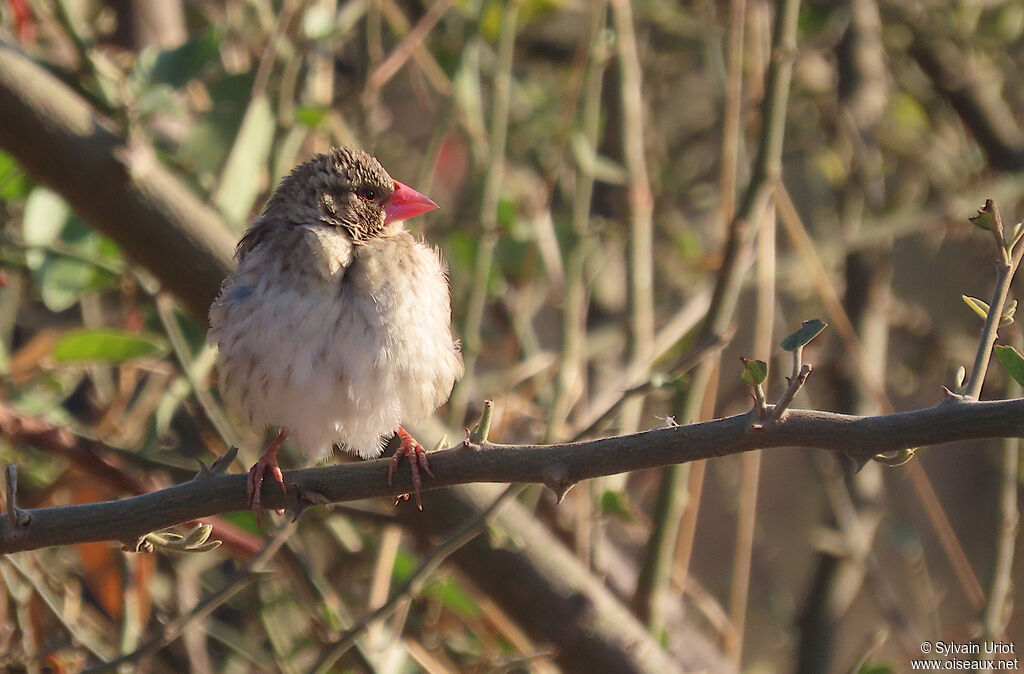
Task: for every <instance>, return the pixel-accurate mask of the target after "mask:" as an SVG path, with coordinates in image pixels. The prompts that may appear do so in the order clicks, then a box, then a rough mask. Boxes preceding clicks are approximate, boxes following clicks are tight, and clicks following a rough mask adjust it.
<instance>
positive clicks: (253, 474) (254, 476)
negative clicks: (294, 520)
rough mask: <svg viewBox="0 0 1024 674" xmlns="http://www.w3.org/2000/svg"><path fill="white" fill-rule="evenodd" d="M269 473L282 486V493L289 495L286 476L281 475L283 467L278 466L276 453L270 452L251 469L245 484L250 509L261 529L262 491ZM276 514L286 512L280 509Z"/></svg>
mask: <svg viewBox="0 0 1024 674" xmlns="http://www.w3.org/2000/svg"><path fill="white" fill-rule="evenodd" d="M268 471H269V472H270V474H271V475H272V476H273V477H274V479H275V480H277V481H278V483H279V484H280V485H281V491H283V492H285V493H286V494H287V493H288V488H287V487H286V486H285V484H284V475H283V474H282V473H281V467H280V466H278V465H277V456H276V453H275V454H271V453H269V452H268V453H266V454H264V455H263V456H261V457H260V460H259V461H257V462H256V463H254V464H253V466H252V468H250V469H249V475H248V476H247V478H246V482H245V492H246V495H247V496H248V499H249V507H250V508H252V510H253V512H254V513H256V524H257V526H259V527H261V528H262V527H263V517H262V515H263V500H262V498H261V497H260V491H261V490H262V489H263V480H264V478H265V477H266V475H267V472H268ZM274 512H276V513H277V514H278V515H283V514H284V510H283V509H280V508H279V509H277V510H275V511H274Z"/></svg>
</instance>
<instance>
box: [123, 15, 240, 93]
mask: <svg viewBox="0 0 1024 674" xmlns="http://www.w3.org/2000/svg"><path fill="white" fill-rule="evenodd" d="M220 43H221V35H220V33H219V32H218V31H216V30H209V31H207V32H206V33H205V34H203V35H201V36H199V37H197V38H195V39H193V40H189V41H188V42H186V43H185V44H183V45H181V46H180V47H177V48H176V49H171V50H169V51H164V52H159V53H157V54H156V56H155V57H152V56H150V57H149V58H151V59H153V60H152V65H151V66H150V68H149V73H148V75H149V77H148V79H150V80H151V81H155V82H163V83H165V84H169V85H170V86H172V87H174V88H175V89H179V88H181V87H183V86H185V84H187V83H188V81H189V80H192V79H194V78H196V77H198V76H199V74H200V73H201V72H202V71H203V68H205V67H206V65H207V64H208V63H210V62H211V61H212V60H213V59H214V58H215V57H216V56H217V53H218V51H219V50H220ZM140 60H141V59H140Z"/></svg>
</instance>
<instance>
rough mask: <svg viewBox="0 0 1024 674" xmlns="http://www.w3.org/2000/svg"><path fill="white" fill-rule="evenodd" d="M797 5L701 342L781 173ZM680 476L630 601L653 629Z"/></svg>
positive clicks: (706, 375) (727, 311) (671, 476)
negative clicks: (748, 182) (634, 593)
mask: <svg viewBox="0 0 1024 674" xmlns="http://www.w3.org/2000/svg"><path fill="white" fill-rule="evenodd" d="M799 6H800V3H799V0H785V1H784V2H782V3H781V4H780V5H779V8H778V11H777V13H776V21H775V34H774V36H773V38H772V59H771V63H770V66H769V69H768V74H767V77H766V79H767V87H766V90H765V97H764V101H763V103H762V105H763V111H764V112H763V116H762V127H761V137H760V144H759V146H758V151H757V159H756V160H755V162H754V166H753V173H752V176H751V180H750V184H749V185H748V186H747V189H746V191H745V192H744V194H743V198H742V200H741V201H740V205H739V208H738V210H737V212H736V215H735V217H734V218H733V219H732V221H731V222H730V226H729V236H728V239H727V240H726V243H725V248H724V251H723V255H722V265H721V267H720V268H719V270H718V276H717V278H716V279H715V290H714V293H713V294H712V298H711V306H710V308H709V310H708V314H707V316H706V317H705V319H704V323H703V324H702V325H701V337H702V338H703V337H706V336H707V335H709V334H715V333H723V332H724V331H725V330H726V329H727V328H728V326H729V323H730V322H731V321H732V320H733V314H734V311H735V308H736V303H737V301H738V299H739V294H740V289H741V288H742V281H743V275H744V273H745V271H746V267H747V260H746V258H747V256H748V253H749V250H750V244H751V241H752V238H753V234H754V232H755V231H756V228H757V226H758V224H759V223H760V221H761V218H762V216H763V214H764V212H765V208H766V207H767V205H768V202H769V199H770V198H771V194H772V192H773V190H774V189H775V186H776V183H777V182H778V180H779V176H780V173H781V170H782V142H783V136H784V134H785V128H786V108H787V105H788V102H789V82H790V78H791V76H792V70H793V59H794V56H795V54H796V33H797V31H796V27H797V15H798V14H799V12H798V9H799ZM713 361H714V359H712V360H711V361H705V363H704V364H702V365H701V366H700V367H698V368H697V371H696V374H695V375H694V379H693V382H692V384H691V386H690V390H689V391H688V392H687V397H686V402H685V405H684V409H683V410H682V412H681V415H680V416H681V417H682V418H683V419H684V420H689V419H696V418H700V416H701V415H700V412H701V408H702V406H703V402H704V398H705V394H706V393H707V390H708V386H709V384H710V381H711V377H712V374H713V373H714V371H715V370H716V369H717V368H716V363H715V362H713ZM685 473H686V470H685V469H684V468H680V467H678V466H677V467H673V468H671V469H669V470H667V471H665V472H664V473H663V474H662V478H661V482H660V483H659V485H658V498H657V501H656V506H655V514H654V521H655V530H654V532H653V533H652V535H651V538H650V541H649V543H648V545H647V548H646V550H645V552H644V558H643V562H642V569H641V574H640V580H639V581H638V583H637V592H636V595H635V596H634V599H633V602H634V606H636V607H637V608H638V610H640V612H641V614H642V615H645V616H646V617H647V620H648V623H649V625H650V626H651V627H652V628H654V629H655V630H656V629H657V628H659V627H660V624H661V615H662V606H661V603H662V599H663V597H664V595H665V591H666V588H667V586H668V581H669V569H670V567H671V558H672V553H673V551H674V550H675V547H676V533H677V530H678V527H679V519H680V516H681V515H682V510H683V507H684V500H685V494H684V491H683V489H684V486H685V484H686V481H687V480H686V474H685Z"/></svg>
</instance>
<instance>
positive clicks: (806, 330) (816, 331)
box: [780, 318, 828, 351]
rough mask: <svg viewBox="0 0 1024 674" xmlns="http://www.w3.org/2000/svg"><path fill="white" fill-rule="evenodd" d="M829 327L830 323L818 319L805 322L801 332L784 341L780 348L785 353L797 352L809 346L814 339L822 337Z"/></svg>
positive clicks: (802, 324) (801, 325)
mask: <svg viewBox="0 0 1024 674" xmlns="http://www.w3.org/2000/svg"><path fill="white" fill-rule="evenodd" d="M827 327H828V323H826V322H825V321H822V320H819V319H817V318H812V319H811V320H809V321H804V322H803V323H801V324H800V329H799V330H797V331H796V332H794V333H793V334H792V335H790V336H789V337H786V338H785V339H784V340H782V343H781V344H780V346H781V347H782V348H783V350H784V351H796V350H797V349H799V348H800V347H802V346H806V345H807V344H809V343H810V342H811V340H812V339H814V338H815V337H817V336H818V335H820V334H821V333H822V331H823V330H824V329H825V328H827Z"/></svg>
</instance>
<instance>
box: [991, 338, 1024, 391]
mask: <svg viewBox="0 0 1024 674" xmlns="http://www.w3.org/2000/svg"><path fill="white" fill-rule="evenodd" d="M995 351H996V358H998V359H999V362H1000V363H1002V364H1003V368H1004V369H1005V370H1006V373H1007V374H1008V375H1010V376H1011V377H1013V380H1014V381H1015V382H1017V383H1018V384H1020V385H1021V386H1024V356H1021V354H1020V352H1019V351H1017V349H1015V348H1013V347H1012V346H1002V345H1001V344H997V345H996V346H995Z"/></svg>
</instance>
